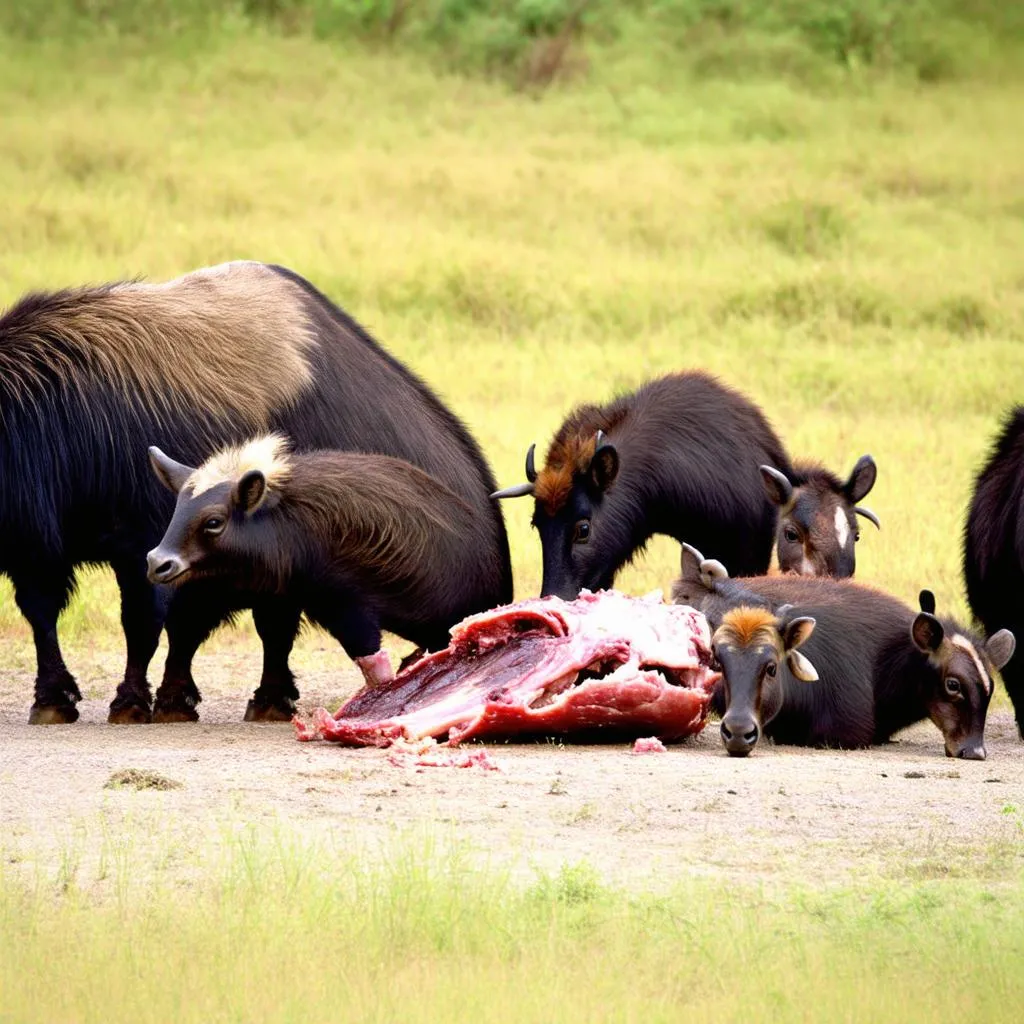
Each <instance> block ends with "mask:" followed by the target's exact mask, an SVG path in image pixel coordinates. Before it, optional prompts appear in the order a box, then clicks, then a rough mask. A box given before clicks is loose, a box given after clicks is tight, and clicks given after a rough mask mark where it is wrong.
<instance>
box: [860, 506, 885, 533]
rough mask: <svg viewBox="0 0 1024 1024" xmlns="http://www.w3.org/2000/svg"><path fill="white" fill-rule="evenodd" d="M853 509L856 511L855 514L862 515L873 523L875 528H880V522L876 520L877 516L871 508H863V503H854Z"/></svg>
mask: <svg viewBox="0 0 1024 1024" xmlns="http://www.w3.org/2000/svg"><path fill="white" fill-rule="evenodd" d="M853 511H854V512H856V513H857V515H859V516H863V517H864V518H865V519H867V520H868V521H869V522H872V523H874V524H875V529H876V530H880V529H881V528H882V524H881V523H880V522H879V521H878V516H876V515H875V513H874V512H872V511H871V509H869V508H865V507H864V506H863V505H854V507H853Z"/></svg>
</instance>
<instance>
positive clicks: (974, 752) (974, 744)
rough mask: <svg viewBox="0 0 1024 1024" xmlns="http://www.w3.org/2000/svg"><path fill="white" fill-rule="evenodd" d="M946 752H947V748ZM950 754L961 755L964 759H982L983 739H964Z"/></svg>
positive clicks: (983, 756) (983, 754) (983, 752)
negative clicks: (958, 747)
mask: <svg viewBox="0 0 1024 1024" xmlns="http://www.w3.org/2000/svg"><path fill="white" fill-rule="evenodd" d="M946 752H947V753H949V751H948V750H947V751H946ZM952 756H954V757H962V758H963V759H964V760H965V761H984V760H985V743H984V741H983V740H965V741H964V742H963V743H962V744H961V745H960V749H959V750H957V751H956V753H955V754H953V755H952Z"/></svg>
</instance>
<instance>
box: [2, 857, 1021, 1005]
mask: <svg viewBox="0 0 1024 1024" xmlns="http://www.w3.org/2000/svg"><path fill="white" fill-rule="evenodd" d="M119 870H125V871H127V870H128V867H127V866H126V865H123V866H122V867H121V868H120V869H119ZM56 881H59V882H60V883H61V884H60V891H59V894H57V895H54V893H53V890H52V889H51V888H49V886H48V885H46V884H43V883H38V884H37V885H36V886H35V887H34V888H33V887H26V886H25V885H24V884H22V883H16V882H15V881H14V879H13V878H12V877H11V875H10V869H9V868H8V869H7V871H6V872H0V1019H3V1020H5V1021H6V1020H10V1021H18V1022H26V1024H27V1022H30V1021H46V1022H49V1021H55V1020H74V1021H79V1022H83V1024H85V1022H90V1021H96V1022H104V1024H107V1022H116V1021H133V1022H139V1024H142V1022H146V1021H154V1022H156V1021H161V1022H162V1021H168V1020H174V1021H180V1022H188V1021H203V1022H209V1021H227V1020H244V1021H251V1022H258V1021H271V1020H272V1021H291V1020H295V1021H299V1020H302V1021H309V1020H313V1021H316V1020H352V1021H393V1020H397V1019H404V1018H406V1017H420V1016H422V1017H429V1018H430V1019H431V1020H437V1021H462V1020H465V1021H516V1022H523V1021H544V1022H548V1021H577V1020H578V1021H600V1020H609V1021H610V1020H638V1019H644V1020H653V1021H675V1020H679V1019H681V1018H682V1017H684V1016H685V1018H686V1019H688V1020H691V1019H692V1020H714V1021H729V1020H744V1021H761V1020H763V1021H788V1020H828V1021H832V1020H846V1021H876V1020H883V1019H896V1018H898V1019H900V1020H906V1021H917V1020H920V1021H928V1022H941V1021H951V1022H953V1021H960V1020H963V1019H970V1020H991V1021H1002V1020H1007V1021H1008V1020H1014V1019H1016V1016H1017V1012H1018V1007H1019V1005H1020V1001H1021V998H1022V996H1024V974H1022V972H1021V970H1020V956H1021V953H1022V952H1024V891H1022V890H1021V888H1020V886H1019V883H1018V882H1017V881H1013V882H1009V881H1008V884H1006V885H1004V886H1003V887H1000V888H998V889H992V888H985V887H983V886H980V885H977V884H974V883H967V884H962V885H959V886H957V887H953V886H951V885H949V884H944V883H925V884H922V883H909V884H908V883H904V884H901V885H899V886H895V885H884V886H862V887H855V888H850V889H846V890H832V891H828V892H810V891H804V890H801V889H799V888H793V887H790V888H782V889H775V890H766V889H763V888H759V887H757V886H754V885H749V884H746V883H737V884H736V885H734V886H728V885H726V886H724V887H723V886H717V887H712V886H711V885H709V884H707V883H705V882H701V881H697V880H689V881H683V882H678V883H676V884H674V885H669V886H667V887H666V888H665V892H664V893H663V894H662V895H658V896H655V895H649V894H648V895H640V894H636V893H630V892H627V891H623V890H618V889H612V888H609V887H607V886H606V885H605V884H604V883H603V882H602V880H601V878H600V877H599V876H598V875H597V874H596V873H595V872H594V871H593V870H592V869H590V868H589V867H588V866H587V865H586V864H585V863H579V864H575V865H567V866H564V867H563V868H561V869H560V871H559V872H558V873H556V874H553V875H552V874H547V875H543V874H542V875H538V876H536V877H535V879H534V880H533V882H532V883H530V884H527V885H522V884H514V883H513V882H512V881H511V880H510V879H509V878H508V877H507V876H504V875H502V874H500V873H498V872H496V871H494V870H493V869H487V868H480V867H479V866H476V867H474V866H473V865H472V862H471V860H469V859H467V857H466V851H465V850H464V849H462V848H460V847H459V846H451V847H439V846H437V845H433V846H431V845H430V844H427V847H426V850H424V847H423V844H422V843H417V844H415V845H414V846H404V845H402V844H398V845H396V846H390V847H387V848H385V849H383V850H382V851H381V852H379V853H378V855H377V859H376V860H375V861H370V860H367V859H366V857H365V855H363V856H345V855H338V854H333V855H332V854H327V853H326V852H324V851H323V850H320V851H311V850H309V849H308V848H302V847H296V846H288V845H285V846H281V845H278V846H274V845H272V844H271V845H267V844H260V843H253V842H251V841H249V840H244V839H243V840H240V841H239V842H238V843H237V844H236V845H235V846H234V847H232V849H231V851H230V853H229V854H228V856H227V857H226V858H224V859H223V860H221V861H220V863H219V865H218V866H217V867H216V868H214V869H212V870H211V871H210V872H209V873H208V874H206V875H205V876H203V877H202V879H201V880H200V881H198V882H197V883H196V884H195V885H194V886H193V887H190V888H187V889H183V888H174V887H171V886H169V885H167V884H165V883H161V882H160V881H159V880H157V881H156V882H153V883H152V884H151V886H150V888H149V889H148V891H147V892H146V895H145V898H138V896H137V894H135V893H133V892H132V891H131V890H130V889H125V888H123V887H121V888H118V887H114V889H113V892H112V894H110V895H107V896H105V897H97V896H95V895H91V894H90V893H89V891H88V890H87V889H83V888H80V887H78V886H76V885H74V884H72V885H70V886H69V885H67V884H66V883H67V879H66V878H65V879H58V880H56Z"/></svg>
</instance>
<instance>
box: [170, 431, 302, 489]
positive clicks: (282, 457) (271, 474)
mask: <svg viewBox="0 0 1024 1024" xmlns="http://www.w3.org/2000/svg"><path fill="white" fill-rule="evenodd" d="M290 468H291V467H290V463H289V461H288V439H287V438H286V437H284V436H282V435H281V434H267V435H266V437H257V438H254V439H253V440H252V441H247V442H246V443H245V444H242V445H238V446H237V447H235V448H224V449H222V450H221V451H219V452H215V453H214V454H213V455H211V456H210V457H209V458H208V459H207V460H206V461H205V462H204V463H203V464H202V465H201V466H200V467H199V468H198V469H197V470H194V471H193V473H192V475H191V476H190V477H189V478H188V479H187V480H186V481H185V487H187V488H188V489H189V490H190V491H191V492H192V494H194V495H195V494H203V493H204V492H205V491H208V490H209V489H210V488H211V487H216V486H217V485H218V484H225V483H232V484H233V483H235V482H236V481H237V480H239V479H241V478H242V477H243V476H244V475H245V474H246V473H248V472H249V471H250V470H253V469H258V470H259V471H260V472H261V473H262V474H263V475H264V476H265V477H266V478H267V487H269V488H271V489H273V488H274V487H275V486H279V485H280V484H282V483H283V482H284V481H285V479H286V478H287V476H288V472H289V469H290Z"/></svg>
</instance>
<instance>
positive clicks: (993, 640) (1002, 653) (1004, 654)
mask: <svg viewBox="0 0 1024 1024" xmlns="http://www.w3.org/2000/svg"><path fill="white" fill-rule="evenodd" d="M1016 649H1017V638H1016V637H1015V636H1014V635H1013V634H1012V633H1011V632H1010V631H1009V630H1008V629H1001V630H999V632H998V633H993V634H992V635H991V636H990V637H989V638H988V640H986V641H985V653H986V654H987V655H988V657H989V661H991V662H992V664H993V665H995V667H996V668H997V669H1001V668H1002V667H1003V666H1004V665H1005V664H1006V663H1007V662H1008V661H1009V660H1010V659H1011V658H1012V657H1013V652H1014V651H1015V650H1016Z"/></svg>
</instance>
